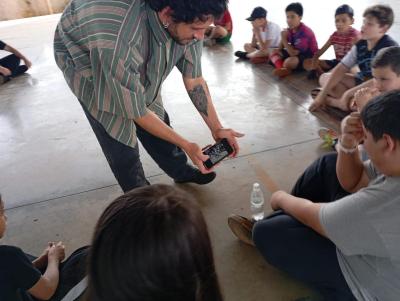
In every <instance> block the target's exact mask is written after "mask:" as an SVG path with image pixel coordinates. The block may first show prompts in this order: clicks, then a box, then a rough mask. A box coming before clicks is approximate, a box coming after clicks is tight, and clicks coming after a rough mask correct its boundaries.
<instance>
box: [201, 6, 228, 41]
mask: <svg viewBox="0 0 400 301" xmlns="http://www.w3.org/2000/svg"><path fill="white" fill-rule="evenodd" d="M232 29H233V25H232V17H231V14H230V13H229V10H226V11H225V12H224V14H223V15H222V16H221V18H219V19H216V20H214V26H212V25H211V26H210V27H208V29H207V30H206V33H205V36H206V38H205V40H204V45H206V46H212V45H214V44H215V43H219V44H225V43H228V42H229V40H230V39H231V36H232Z"/></svg>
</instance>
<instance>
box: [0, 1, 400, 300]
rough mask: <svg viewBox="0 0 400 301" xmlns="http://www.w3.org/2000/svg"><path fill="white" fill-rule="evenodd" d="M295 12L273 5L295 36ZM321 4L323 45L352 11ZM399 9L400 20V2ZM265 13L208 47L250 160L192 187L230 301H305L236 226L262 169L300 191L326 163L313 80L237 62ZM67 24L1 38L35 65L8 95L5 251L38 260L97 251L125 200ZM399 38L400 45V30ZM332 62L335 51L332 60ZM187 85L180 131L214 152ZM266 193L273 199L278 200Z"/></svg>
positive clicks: (239, 14)
mask: <svg viewBox="0 0 400 301" xmlns="http://www.w3.org/2000/svg"><path fill="white" fill-rule="evenodd" d="M288 3H289V1H283V2H282V1H280V2H277V3H269V4H268V6H266V8H267V9H268V11H269V15H268V16H269V18H270V19H271V20H273V21H275V22H278V23H279V24H281V25H282V26H283V25H284V24H285V23H284V22H285V16H284V13H283V11H284V8H285V6H286V5H287V4H288ZM315 3H316V2H314V1H312V0H305V1H303V5H304V8H305V15H304V21H305V23H306V24H308V25H309V26H310V27H312V28H313V29H314V30H315V33H316V35H317V37H318V42H319V44H320V46H321V45H322V44H323V43H324V42H325V40H326V39H327V38H328V36H329V34H330V33H331V32H333V30H334V24H333V13H334V10H335V8H336V7H337V6H338V5H340V4H342V1H341V0H333V1H329V3H325V2H324V3H323V4H322V2H319V4H315ZM348 3H349V4H350V5H352V6H353V8H354V9H355V11H356V24H355V27H357V28H359V27H360V24H361V20H362V18H361V15H362V11H363V9H364V8H365V7H367V6H368V5H371V4H372V3H373V2H372V1H367V0H364V1H348ZM389 3H392V5H393V6H392V7H393V9H394V11H399V10H398V8H400V4H398V1H394V0H392V1H389ZM257 5H263V3H261V2H260V1H253V0H249V1H246V2H243V1H236V2H234V1H232V3H231V4H230V9H231V13H232V16H233V18H234V35H233V38H232V43H231V44H228V45H226V46H224V47H221V46H215V47H213V48H204V54H203V73H204V76H205V78H206V79H207V81H208V84H209V87H210V91H211V94H212V95H213V99H214V102H215V106H216V108H217V111H218V112H219V115H220V117H221V120H222V122H223V124H224V126H226V127H232V128H234V129H236V130H238V131H240V132H244V133H245V134H246V136H245V137H244V138H242V139H241V140H240V146H241V152H240V156H239V157H238V158H236V159H232V160H227V161H225V162H224V163H222V164H221V165H220V166H219V168H218V170H217V173H218V177H217V179H216V180H215V181H214V182H213V183H211V184H210V185H207V186H202V187H199V186H194V185H181V187H182V188H183V189H185V190H188V191H190V192H192V193H193V194H195V195H196V197H197V199H198V201H199V203H200V204H201V207H202V209H203V212H204V214H205V217H206V219H207V222H208V225H209V230H210V233H211V238H212V241H213V243H214V251H215V258H216V262H217V269H218V273H219V276H220V281H221V286H222V288H223V291H224V295H225V299H226V300H229V301H239V300H249V301H250V300H260V299H262V300H294V299H296V298H299V297H304V296H308V295H312V294H314V293H313V292H312V291H311V290H310V289H309V288H307V287H305V286H304V285H303V284H301V283H298V282H296V281H294V280H293V279H289V277H288V276H286V275H285V274H283V273H280V272H279V271H277V270H275V269H274V268H273V267H271V266H269V265H268V264H267V263H265V262H264V261H263V259H262V258H261V256H260V255H259V254H258V253H257V251H256V250H255V249H254V248H251V247H248V246H246V245H243V244H241V243H239V242H238V241H237V240H236V239H235V238H234V237H233V235H232V234H231V233H230V231H229V229H228V227H227V224H226V218H227V216H228V215H229V214H230V213H237V214H242V215H248V214H249V193H250V190H251V185H252V183H253V182H255V181H260V179H259V178H258V176H257V172H256V171H257V168H256V167H258V168H262V169H263V170H264V171H265V172H267V173H268V174H269V175H270V176H271V177H272V178H273V179H274V180H275V181H276V182H277V183H278V185H279V187H280V188H282V189H284V190H289V189H290V187H291V185H292V184H293V182H294V181H295V179H296V178H297V176H298V175H299V174H300V173H301V172H302V170H304V168H305V167H306V166H307V165H308V164H309V163H311V162H312V161H313V160H314V159H315V158H317V157H318V156H319V155H320V154H321V153H322V152H323V150H322V149H321V147H320V144H321V143H320V141H319V138H318V136H317V130H318V128H319V127H321V126H324V125H326V123H325V122H324V120H321V119H319V118H317V117H316V116H314V115H312V114H310V113H309V112H308V111H307V107H308V104H309V103H310V100H311V99H310V97H309V96H308V92H309V90H310V88H312V87H313V86H315V85H316V83H315V82H310V81H306V80H305V79H304V74H296V75H292V76H290V77H289V78H287V79H285V80H283V81H279V80H277V79H275V78H273V77H272V76H271V70H272V69H271V67H269V66H266V65H265V66H254V65H250V64H248V63H246V62H241V61H236V60H235V58H234V57H233V55H232V52H233V51H235V50H238V49H240V47H241V45H242V44H243V43H244V42H246V40H247V39H248V37H249V36H250V32H251V31H250V30H251V29H250V25H249V23H248V22H247V21H245V20H244V19H245V18H246V17H247V16H248V15H249V14H250V12H251V10H252V8H253V7H254V6H257ZM58 18H59V16H58V15H53V16H45V17H37V18H31V19H25V20H15V21H7V22H0V39H1V40H4V41H6V42H8V43H9V44H11V45H13V46H15V47H17V48H19V49H20V50H22V51H23V52H24V53H25V54H26V55H27V56H29V57H30V58H31V60H32V61H33V64H34V66H33V68H32V69H31V70H30V71H29V74H26V75H24V76H21V77H19V78H17V79H14V80H12V81H11V82H9V83H7V84H5V85H3V86H0V170H1V173H0V191H1V193H2V195H3V198H4V199H5V201H6V209H7V210H6V214H7V215H8V218H9V219H8V232H7V234H6V237H5V238H4V239H3V240H2V243H4V244H14V245H18V246H20V247H21V248H23V249H24V250H25V251H27V252H30V253H33V254H34V253H39V252H40V251H41V250H42V248H43V247H44V246H45V244H46V243H47V241H50V240H63V241H64V242H65V243H66V245H67V247H68V251H69V252H71V251H72V250H73V249H75V248H77V247H79V246H82V245H84V244H88V243H89V241H90V237H91V234H92V230H93V226H94V224H95V222H96V220H97V218H98V216H99V214H100V213H101V212H102V210H103V209H104V207H105V206H106V205H107V204H108V203H109V202H110V201H112V200H113V199H114V198H115V197H117V196H118V195H120V194H121V190H120V188H119V186H118V185H117V184H116V181H115V179H114V177H113V175H112V173H111V171H110V169H109V167H108V165H107V162H106V160H105V158H104V157H103V155H102V153H101V149H100V147H99V146H98V144H97V140H96V139H95V137H94V134H93V133H92V131H91V129H90V127H89V124H88V122H87V120H86V119H85V116H84V114H83V112H82V110H81V108H80V107H79V104H78V102H77V101H76V99H75V97H74V96H73V95H72V93H71V92H70V91H69V89H68V87H67V85H66V84H65V81H64V79H63V77H62V74H61V73H60V72H59V70H58V69H57V67H56V66H55V63H54V60H53V54H52V36H53V31H54V28H55V25H56V23H57V20H58ZM321 20H329V22H326V23H325V24H322V22H321ZM390 34H391V35H392V36H393V37H394V38H396V39H397V40H400V39H399V34H400V30H399V24H398V23H396V24H395V25H394V26H393V28H392V29H391V31H390ZM332 55H333V52H332V50H330V52H328V54H327V55H326V57H329V56H332ZM179 78H180V75H179V73H178V72H176V71H174V72H173V73H172V74H171V76H170V77H169V78H168V79H167V80H166V82H165V84H164V87H163V97H164V103H165V105H166V108H167V111H168V112H169V114H170V116H171V119H172V125H173V126H174V128H175V129H176V130H177V131H178V132H179V133H180V134H182V135H183V136H185V137H187V138H189V139H191V140H193V141H195V142H197V143H199V144H200V145H206V144H209V143H211V142H212V138H211V136H210V134H209V132H208V130H207V128H206V126H205V125H204V123H203V122H202V121H201V118H200V117H197V116H198V115H197V112H196V110H195V109H194V107H193V106H192V104H191V103H190V100H189V98H188V97H187V95H186V92H185V90H184V88H183V84H181V83H180V82H181V80H180V79H179ZM178 83H179V84H178ZM193 116H196V117H193ZM328 121H329V120H328ZM142 160H143V164H144V168H145V171H146V175H147V176H148V177H149V180H150V182H151V183H168V184H172V181H171V179H169V178H168V177H167V176H165V175H164V173H163V172H162V171H161V170H160V169H159V168H158V167H157V166H156V164H155V163H154V162H153V161H152V160H151V159H150V158H149V156H148V155H147V154H146V153H145V152H142ZM263 189H264V192H265V197H266V199H267V200H268V198H269V196H270V193H269V192H268V191H267V190H266V188H265V187H263ZM267 207H268V206H267ZM267 210H270V209H269V208H267ZM293 253H294V254H295V253H296V250H293Z"/></svg>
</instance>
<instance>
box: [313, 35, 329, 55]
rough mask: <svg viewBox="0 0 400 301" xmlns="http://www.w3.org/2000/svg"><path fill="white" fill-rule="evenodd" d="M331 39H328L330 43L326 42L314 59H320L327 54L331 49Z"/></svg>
mask: <svg viewBox="0 0 400 301" xmlns="http://www.w3.org/2000/svg"><path fill="white" fill-rule="evenodd" d="M331 45H332V43H331V39H328V41H326V42H325V44H324V46H322V48H321V49H319V50H318V51H317V53H316V54H315V55H314V58H319V57H320V56H321V55H323V54H324V53H325V51H327V50H328V48H329V47H331Z"/></svg>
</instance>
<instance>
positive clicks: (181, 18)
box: [147, 0, 228, 23]
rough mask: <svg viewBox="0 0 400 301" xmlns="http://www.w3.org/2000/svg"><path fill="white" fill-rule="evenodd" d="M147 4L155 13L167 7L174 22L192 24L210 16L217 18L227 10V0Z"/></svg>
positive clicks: (171, 0) (163, 0)
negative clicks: (170, 10)
mask: <svg viewBox="0 0 400 301" xmlns="http://www.w3.org/2000/svg"><path fill="white" fill-rule="evenodd" d="M147 3H149V5H150V7H151V8H152V9H153V10H155V11H157V12H159V11H161V10H162V9H164V8H165V7H167V6H169V7H170V8H171V9H172V11H173V13H172V18H173V19H174V21H175V22H184V23H193V22H194V21H196V20H200V21H206V20H207V19H208V17H209V16H210V15H212V16H213V17H214V18H218V17H219V16H221V15H222V14H223V12H224V11H225V10H226V9H227V5H228V0H201V1H199V0H147Z"/></svg>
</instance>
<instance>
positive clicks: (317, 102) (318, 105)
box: [308, 99, 324, 112]
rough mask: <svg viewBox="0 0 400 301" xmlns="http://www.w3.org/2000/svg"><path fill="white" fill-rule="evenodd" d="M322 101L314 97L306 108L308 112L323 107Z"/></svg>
mask: <svg viewBox="0 0 400 301" xmlns="http://www.w3.org/2000/svg"><path fill="white" fill-rule="evenodd" d="M323 106H324V103H323V102H322V101H320V100H318V99H314V101H313V102H312V103H311V105H310V107H309V108H308V110H309V111H310V112H314V111H316V110H318V109H319V108H321V107H323Z"/></svg>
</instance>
